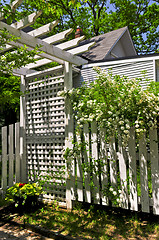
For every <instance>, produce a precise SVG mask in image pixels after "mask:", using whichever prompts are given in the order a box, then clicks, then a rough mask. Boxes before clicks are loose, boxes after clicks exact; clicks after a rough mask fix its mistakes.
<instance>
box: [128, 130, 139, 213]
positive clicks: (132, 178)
mask: <svg viewBox="0 0 159 240" xmlns="http://www.w3.org/2000/svg"><path fill="white" fill-rule="evenodd" d="M135 147H136V144H135V129H134V128H131V129H130V139H129V142H128V160H129V189H130V209H131V210H134V211H138V201H137V200H138V198H137V172H136V149H135Z"/></svg>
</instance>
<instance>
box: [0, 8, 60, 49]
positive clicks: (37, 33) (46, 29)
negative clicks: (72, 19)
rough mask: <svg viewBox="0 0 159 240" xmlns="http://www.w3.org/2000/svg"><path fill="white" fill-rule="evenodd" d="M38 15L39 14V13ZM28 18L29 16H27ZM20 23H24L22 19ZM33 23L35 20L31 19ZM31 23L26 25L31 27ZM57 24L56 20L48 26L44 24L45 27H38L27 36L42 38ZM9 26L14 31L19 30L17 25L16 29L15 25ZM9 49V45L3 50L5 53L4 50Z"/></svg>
mask: <svg viewBox="0 0 159 240" xmlns="http://www.w3.org/2000/svg"><path fill="white" fill-rule="evenodd" d="M39 13H40V12H39ZM29 16H30V15H29ZM36 18H37V16H36ZM21 21H22V22H24V21H25V20H24V19H22V20H21ZM33 21H35V19H33ZM32 23H33V22H31V21H30V24H28V26H29V25H31V24H32ZM58 23H59V21H58V20H56V21H53V22H51V23H48V24H46V25H44V26H42V27H39V28H37V29H34V30H32V31H30V32H28V34H29V35H31V36H33V37H39V36H42V35H44V34H47V33H48V32H50V31H52V29H53V28H54V27H55V26H56V25H57V24H58ZM11 26H12V27H15V28H16V29H19V27H20V25H19V24H18V26H17V27H16V25H14V24H13V25H12V24H11ZM24 27H26V25H24V26H23V27H21V28H24ZM11 48H12V46H11V45H9V44H7V45H6V47H5V49H4V50H5V51H6V50H10V49H11Z"/></svg>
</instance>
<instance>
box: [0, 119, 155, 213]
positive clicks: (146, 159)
mask: <svg viewBox="0 0 159 240" xmlns="http://www.w3.org/2000/svg"><path fill="white" fill-rule="evenodd" d="M75 138H76V141H77V143H78V144H81V143H82V144H84V145H85V149H83V150H82V151H81V152H80V154H78V155H77V157H76V158H75V159H74V160H73V159H72V160H71V161H72V162H71V172H70V174H69V178H68V179H67V185H66V191H67V194H66V201H69V200H70V199H67V196H70V197H71V200H75V199H76V200H78V201H80V202H86V203H95V204H101V205H105V206H109V205H110V203H111V202H110V199H109V197H108V196H106V195H104V194H103V190H105V188H106V186H109V187H111V186H112V187H113V188H114V189H116V188H118V189H119V188H120V190H121V194H120V205H121V207H122V208H124V209H131V210H134V211H138V210H139V208H141V210H142V212H146V213H149V212H150V209H151V208H152V209H153V213H154V214H156V215H159V136H158V132H157V129H154V130H150V131H149V134H147V135H144V136H143V137H142V139H140V140H139V141H136V139H135V130H134V129H133V128H132V129H131V130H130V140H129V142H128V145H127V146H126V147H123V145H122V140H121V136H120V134H118V136H116V137H112V138H111V141H110V142H109V143H107V142H106V141H105V131H104V129H102V130H101V131H99V129H98V130H97V125H96V123H95V122H93V123H92V124H91V126H89V125H88V124H85V125H84V126H83V132H82V133H81V135H76V136H75ZM22 159H23V156H22V155H21V154H20V126H19V123H16V124H15V125H10V126H9V131H8V129H7V127H3V128H2V156H1V164H2V166H1V169H2V171H1V190H3V193H5V191H6V188H7V187H8V186H12V185H13V184H14V183H15V182H20V181H23V175H27V173H24V171H27V170H26V166H24V163H23V160H22ZM22 163H23V164H22ZM25 164H26V162H25ZM86 169H87V170H86ZM88 169H89V170H88ZM92 182H93V185H94V187H92ZM69 191H70V194H68V192H69Z"/></svg>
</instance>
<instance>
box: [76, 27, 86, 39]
mask: <svg viewBox="0 0 159 240" xmlns="http://www.w3.org/2000/svg"><path fill="white" fill-rule="evenodd" d="M83 35H84V34H83V31H82V29H81V28H80V27H79V26H77V29H76V32H75V38H78V37H81V36H83Z"/></svg>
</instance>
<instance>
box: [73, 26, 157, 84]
mask: <svg viewBox="0 0 159 240" xmlns="http://www.w3.org/2000/svg"><path fill="white" fill-rule="evenodd" d="M91 41H95V42H96V44H95V45H94V46H93V47H91V48H90V49H89V51H87V52H85V53H83V54H81V56H82V57H83V58H85V59H86V60H88V64H86V65H83V66H82V67H81V73H80V74H79V75H78V76H77V75H76V77H75V78H74V87H78V86H80V85H81V83H82V82H86V83H88V84H89V83H90V82H92V81H94V79H95V77H96V72H95V71H94V70H93V67H95V66H98V67H101V69H103V70H107V71H108V70H110V71H111V72H112V74H113V75H121V76H127V77H128V78H140V79H141V81H140V84H141V86H142V87H143V88H146V86H147V84H148V81H147V80H146V79H149V80H150V81H154V82H155V81H159V54H149V55H143V56H141V55H137V52H136V50H135V47H134V44H133V41H132V39H131V36H130V33H129V30H128V28H127V27H124V28H120V29H118V30H114V31H112V32H109V33H105V34H103V35H100V36H96V37H93V38H92V39H89V40H85V41H82V42H81V43H80V45H82V44H87V43H90V42H91Z"/></svg>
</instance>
